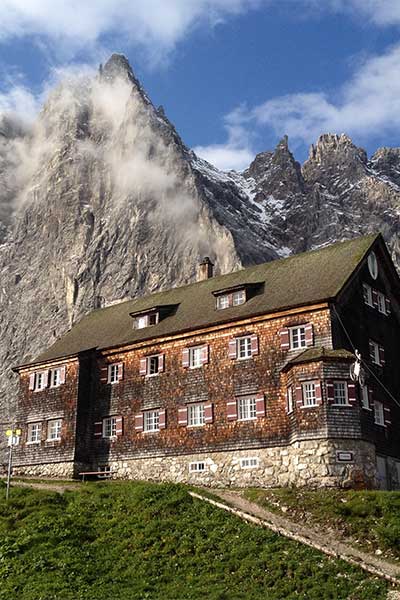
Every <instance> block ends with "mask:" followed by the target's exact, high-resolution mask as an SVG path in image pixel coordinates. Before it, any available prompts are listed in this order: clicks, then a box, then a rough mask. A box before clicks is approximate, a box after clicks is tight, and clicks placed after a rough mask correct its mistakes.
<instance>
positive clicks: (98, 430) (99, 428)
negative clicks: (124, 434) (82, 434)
mask: <svg viewBox="0 0 400 600" xmlns="http://www.w3.org/2000/svg"><path fill="white" fill-rule="evenodd" d="M102 435H103V421H96V423H95V424H94V437H101V436H102Z"/></svg>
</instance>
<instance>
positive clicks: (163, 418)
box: [158, 408, 167, 429]
mask: <svg viewBox="0 0 400 600" xmlns="http://www.w3.org/2000/svg"><path fill="white" fill-rule="evenodd" d="M166 426H167V411H166V410H165V408H163V409H161V410H159V412H158V427H159V428H160V429H165V428H166Z"/></svg>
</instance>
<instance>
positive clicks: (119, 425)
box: [115, 417, 124, 436]
mask: <svg viewBox="0 0 400 600" xmlns="http://www.w3.org/2000/svg"><path fill="white" fill-rule="evenodd" d="M115 424H116V434H117V435H118V436H120V435H122V434H123V433H124V420H123V418H122V417H116V419H115Z"/></svg>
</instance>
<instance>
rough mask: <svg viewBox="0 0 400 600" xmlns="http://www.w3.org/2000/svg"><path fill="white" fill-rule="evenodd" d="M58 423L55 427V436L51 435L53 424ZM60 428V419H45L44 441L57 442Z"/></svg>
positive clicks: (59, 437) (59, 436)
mask: <svg viewBox="0 0 400 600" xmlns="http://www.w3.org/2000/svg"><path fill="white" fill-rule="evenodd" d="M56 423H57V424H58V425H57V427H56V434H57V437H53V433H52V427H53V426H54V425H55V424H56ZM61 430H62V419H61V418H58V419H49V420H48V421H47V439H46V442H59V441H60V440H61Z"/></svg>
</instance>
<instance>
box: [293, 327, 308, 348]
mask: <svg viewBox="0 0 400 600" xmlns="http://www.w3.org/2000/svg"><path fill="white" fill-rule="evenodd" d="M289 336H290V349H291V350H297V349H298V348H306V347H307V343H306V327H305V325H300V327H290V328H289Z"/></svg>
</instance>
